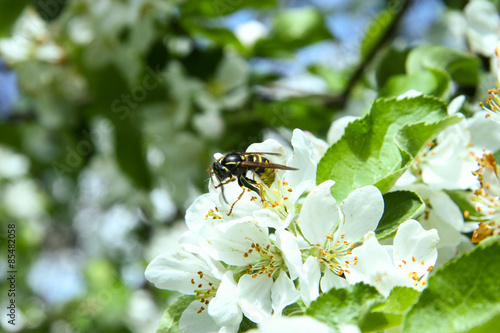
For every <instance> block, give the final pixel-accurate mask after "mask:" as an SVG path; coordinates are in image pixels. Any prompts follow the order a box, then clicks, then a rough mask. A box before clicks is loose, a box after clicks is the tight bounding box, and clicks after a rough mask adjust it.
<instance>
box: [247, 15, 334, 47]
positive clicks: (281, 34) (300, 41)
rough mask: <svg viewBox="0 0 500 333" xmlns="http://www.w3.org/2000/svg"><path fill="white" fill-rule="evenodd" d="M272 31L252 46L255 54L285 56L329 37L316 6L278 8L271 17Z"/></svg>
mask: <svg viewBox="0 0 500 333" xmlns="http://www.w3.org/2000/svg"><path fill="white" fill-rule="evenodd" d="M272 28H273V29H272V33H271V34H270V36H269V37H268V38H265V39H260V40H258V41H257V42H256V44H255V46H254V52H255V55H257V56H263V57H269V56H274V57H287V56H291V55H292V54H293V53H292V52H291V51H293V50H295V49H297V48H300V47H304V46H307V45H311V44H314V43H316V42H319V41H322V40H325V39H331V38H333V36H332V35H331V34H330V32H329V31H328V29H327V28H326V23H325V18H324V16H323V14H322V13H321V12H320V11H318V10H317V9H316V8H312V7H301V8H292V9H285V10H280V11H278V13H277V14H276V16H275V17H274V18H273V23H272Z"/></svg>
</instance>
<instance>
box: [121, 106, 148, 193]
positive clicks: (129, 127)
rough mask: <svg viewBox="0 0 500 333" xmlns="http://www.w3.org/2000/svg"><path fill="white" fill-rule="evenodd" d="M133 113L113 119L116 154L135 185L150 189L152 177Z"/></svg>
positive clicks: (122, 167) (122, 168)
mask: <svg viewBox="0 0 500 333" xmlns="http://www.w3.org/2000/svg"><path fill="white" fill-rule="evenodd" d="M133 118H135V117H134V116H133V115H130V116H129V117H128V118H125V119H113V120H114V121H113V124H114V126H115V131H114V134H115V154H116V160H117V162H118V165H120V168H121V170H122V171H123V172H124V173H125V174H126V175H127V176H128V177H129V178H130V179H131V180H132V182H133V183H134V185H135V186H137V187H139V188H142V189H145V190H149V189H150V188H151V177H150V173H149V170H148V166H147V164H146V153H145V151H144V147H143V146H142V142H143V139H142V133H141V131H140V129H139V127H138V126H137V121H135V120H134V119H133Z"/></svg>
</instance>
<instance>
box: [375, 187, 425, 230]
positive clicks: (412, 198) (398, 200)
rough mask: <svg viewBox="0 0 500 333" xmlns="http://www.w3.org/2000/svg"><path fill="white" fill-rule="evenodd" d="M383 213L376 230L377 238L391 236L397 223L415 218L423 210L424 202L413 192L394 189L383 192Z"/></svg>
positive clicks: (397, 225)
mask: <svg viewBox="0 0 500 333" xmlns="http://www.w3.org/2000/svg"><path fill="white" fill-rule="evenodd" d="M384 204H385V208H384V215H383V216H382V219H381V220H380V222H379V224H378V227H377V230H376V231H375V233H376V234H377V238H378V239H385V238H389V237H392V236H393V235H394V234H395V233H396V230H397V229H398V227H399V225H400V224H401V223H403V222H404V221H406V220H408V219H416V218H418V217H419V216H420V215H422V213H423V212H424V210H425V204H424V202H423V201H422V199H421V198H420V197H419V196H418V194H416V193H415V192H410V191H395V192H389V193H386V194H384Z"/></svg>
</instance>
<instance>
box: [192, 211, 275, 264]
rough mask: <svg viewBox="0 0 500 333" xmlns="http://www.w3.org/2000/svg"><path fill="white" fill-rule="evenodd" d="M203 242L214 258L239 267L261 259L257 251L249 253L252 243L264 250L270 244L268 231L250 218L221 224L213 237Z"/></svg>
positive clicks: (215, 228)
mask: <svg viewBox="0 0 500 333" xmlns="http://www.w3.org/2000/svg"><path fill="white" fill-rule="evenodd" d="M201 241H205V242H206V244H205V247H204V248H205V251H206V252H207V253H208V254H209V255H210V256H211V257H212V258H214V259H215V260H221V261H224V262H225V263H226V264H229V265H237V266H239V265H247V264H250V263H252V262H253V261H255V260H258V259H260V254H259V253H258V252H257V251H253V252H251V253H248V250H250V249H252V243H253V244H259V245H260V246H261V247H264V248H265V247H266V246H267V245H268V244H270V241H269V232H268V229H267V228H266V227H263V226H261V225H260V224H258V223H256V222H255V221H253V220H251V219H248V218H243V219H239V220H233V221H230V222H226V223H220V224H218V225H216V226H215V227H214V233H213V236H211V237H210V238H208V239H206V240H201Z"/></svg>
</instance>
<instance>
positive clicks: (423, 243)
mask: <svg viewBox="0 0 500 333" xmlns="http://www.w3.org/2000/svg"><path fill="white" fill-rule="evenodd" d="M438 241H439V236H438V233H437V230H435V229H432V230H427V231H426V230H425V229H424V228H422V226H421V225H420V223H419V222H418V221H415V220H408V221H405V222H403V223H401V225H400V226H399V228H398V232H397V233H396V236H395V237H394V249H393V251H394V252H393V255H394V263H395V264H396V265H399V264H401V263H402V262H403V260H404V261H405V262H406V265H407V266H408V269H409V270H411V271H416V272H417V273H420V275H421V274H425V273H426V272H427V269H428V267H429V266H434V264H435V263H436V259H437V250H436V245H437V243H438ZM422 263H423V264H422Z"/></svg>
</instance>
